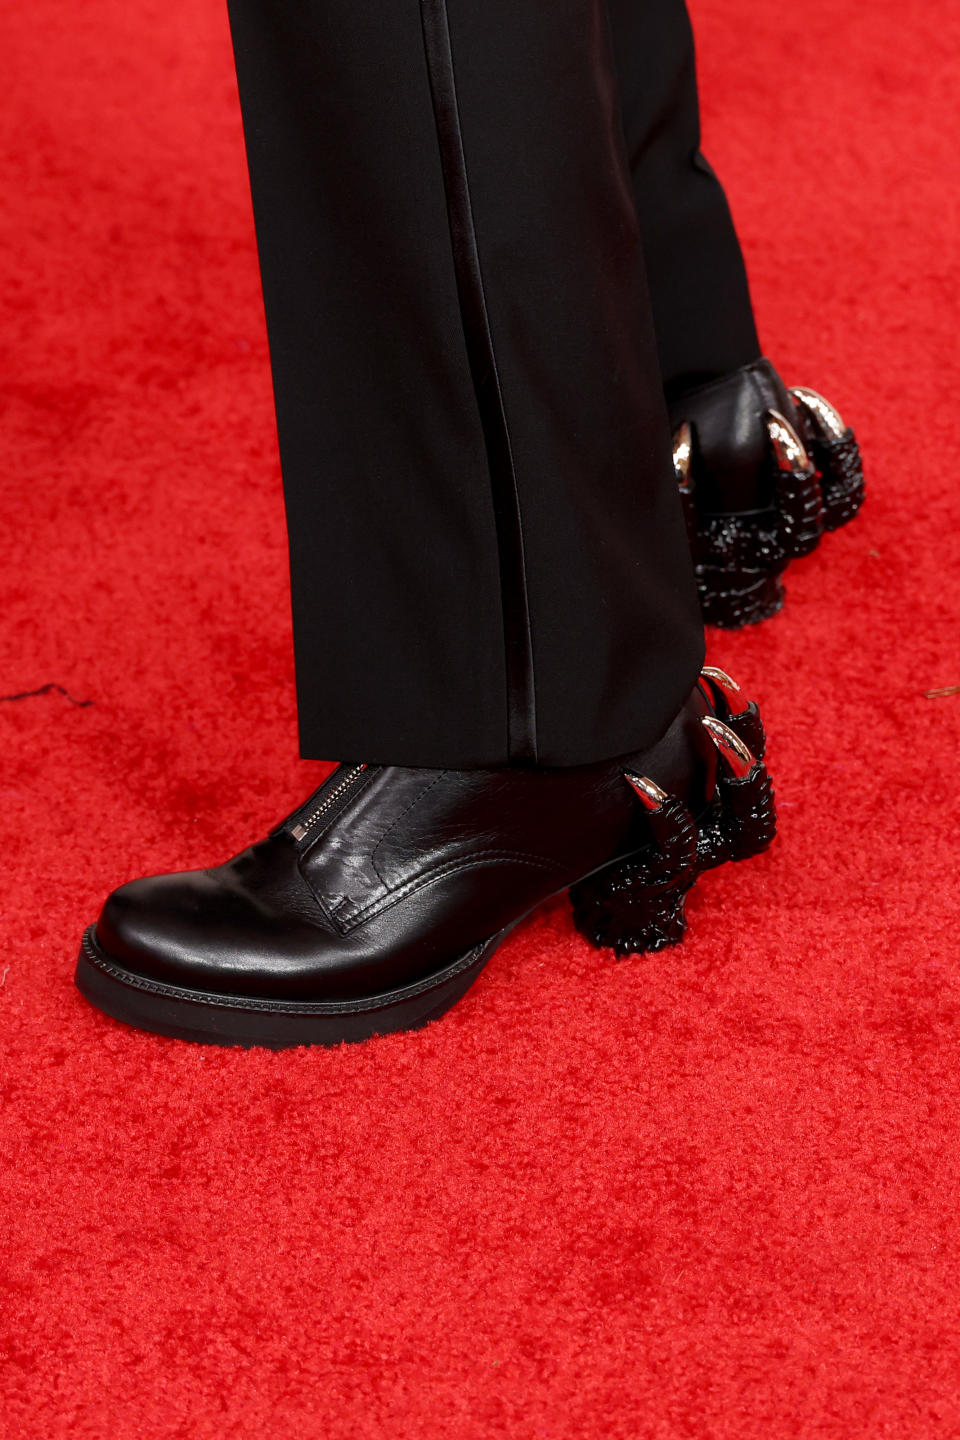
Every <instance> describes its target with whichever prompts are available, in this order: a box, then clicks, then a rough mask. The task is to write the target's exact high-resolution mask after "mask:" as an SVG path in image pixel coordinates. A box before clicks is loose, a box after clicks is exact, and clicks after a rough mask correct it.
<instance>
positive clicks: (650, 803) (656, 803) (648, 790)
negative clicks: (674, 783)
mask: <svg viewBox="0 0 960 1440" xmlns="http://www.w3.org/2000/svg"><path fill="white" fill-rule="evenodd" d="M623 778H624V780H626V781H628V782H629V784H630V785H631V786H632V787H633V789H634V791H635V792H636V795H637V797H638V798H639V800H640V803H641V805H642V806H643V807H644V809H645V810H659V809H660V806H661V805H665V804H666V803H667V801H668V800H669V799H670V796H669V795H668V794H667V792H666V790H661V789H660V786H659V785H658V784H657V783H656V781H655V780H650V779H648V777H647V776H646V775H633V774H632V773H631V772H630V771H629V770H625V771H624V772H623Z"/></svg>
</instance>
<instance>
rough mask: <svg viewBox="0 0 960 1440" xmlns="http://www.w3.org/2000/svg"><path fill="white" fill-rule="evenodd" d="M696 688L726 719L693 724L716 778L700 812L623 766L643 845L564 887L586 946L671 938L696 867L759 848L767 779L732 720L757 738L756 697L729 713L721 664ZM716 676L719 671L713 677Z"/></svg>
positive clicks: (771, 833)
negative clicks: (709, 749)
mask: <svg viewBox="0 0 960 1440" xmlns="http://www.w3.org/2000/svg"><path fill="white" fill-rule="evenodd" d="M703 676H704V678H703V681H702V684H703V686H704V693H708V692H712V693H713V694H715V695H717V697H718V700H719V701H720V703H721V704H722V705H724V706H726V707H728V719H727V720H726V721H724V720H720V719H719V718H717V716H716V715H705V716H703V717H702V720H701V723H702V724H703V726H704V729H705V730H706V731H707V732H708V734H709V736H710V739H711V740H712V741H713V744H714V746H715V747H716V750H717V757H718V758H717V778H716V784H715V788H714V792H713V796H712V798H711V800H710V803H709V804H708V806H707V809H706V811H705V813H704V814H703V815H702V816H701V817H700V819H699V821H695V820H694V818H693V816H692V815H691V814H690V812H689V811H688V810H687V808H686V807H685V806H684V805H682V804H681V803H680V801H679V800H677V799H675V798H674V797H673V796H670V795H668V794H666V792H665V791H663V790H661V789H660V787H659V786H658V785H657V784H656V783H655V782H654V781H652V780H650V779H649V778H648V777H647V776H641V775H633V774H630V773H629V772H628V773H626V774H625V776H624V778H625V780H626V781H627V782H628V783H629V784H630V785H631V787H632V788H633V790H634V792H635V794H636V795H637V797H638V799H639V800H640V803H641V804H642V806H643V808H644V810H645V811H646V818H647V824H648V837H649V838H648V840H647V843H646V845H644V846H643V847H642V848H641V849H639V850H637V851H636V852H635V853H634V854H632V855H630V856H628V857H626V858H625V859H623V860H619V861H616V862H614V863H613V864H612V865H608V866H606V867H605V868H604V869H603V870H600V871H598V872H597V873H596V874H594V875H590V876H588V877H587V878H586V879H585V880H581V881H580V882H579V883H578V884H577V885H574V886H573V887H572V889H571V891H570V900H571V903H572V905H573V919H574V924H575V926H576V928H577V930H578V931H579V932H580V934H581V935H583V936H584V938H585V939H587V940H589V941H590V943H591V944H592V945H595V946H597V947H598V948H603V949H610V950H613V951H614V953H615V954H616V956H617V957H618V959H619V958H621V957H623V956H625V955H643V954H648V953H650V952H653V951H657V950H663V949H665V948H666V947H667V946H669V945H677V944H679V942H680V941H681V940H682V939H683V936H684V934H685V932H686V929H687V918H686V910H685V906H686V898H687V895H688V893H689V891H690V890H691V888H692V887H693V885H694V884H695V883H696V880H697V877H698V876H699V875H700V874H701V873H702V871H704V870H709V869H713V868H714V867H715V866H717V865H722V864H724V863H725V862H726V861H728V860H730V861H734V860H746V859H748V858H749V857H750V856H753V855H758V854H760V853H761V852H762V851H763V850H766V849H767V848H768V846H769V845H770V844H771V842H772V841H773V839H774V837H775V835H776V829H777V823H776V809H775V806H774V798H773V786H772V784H771V781H770V776H769V775H768V773H767V770H766V767H765V766H764V764H763V762H762V760H761V759H760V758H758V757H757V756H755V755H754V753H753V752H752V751H751V749H750V748H749V747H748V745H747V744H746V743H745V741H744V740H743V738H742V736H741V734H740V733H738V731H737V730H736V729H735V728H734V722H736V721H739V722H740V725H741V728H743V729H745V730H749V731H750V733H751V734H752V735H753V736H754V738H755V740H756V742H757V745H758V750H759V753H760V754H762V752H763V748H764V745H765V737H764V734H763V726H762V724H761V722H760V717H759V714H758V712H757V710H756V706H754V705H746V706H743V707H742V708H740V709H739V710H737V711H736V712H735V713H731V712H729V705H730V703H731V698H732V699H733V703H736V697H737V696H739V686H737V685H736V684H735V682H734V681H732V680H731V679H730V677H729V676H728V675H725V674H724V672H723V671H722V670H714V669H712V668H708V669H706V670H705V671H704V672H703ZM718 677H719V678H718Z"/></svg>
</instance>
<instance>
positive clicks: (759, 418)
mask: <svg viewBox="0 0 960 1440" xmlns="http://www.w3.org/2000/svg"><path fill="white" fill-rule="evenodd" d="M672 413H673V420H674V425H675V433H674V464H675V467H676V472H677V479H678V482H679V486H680V490H681V493H682V496H683V502H684V506H685V511H686V518H687V526H688V530H689V534H690V542H691V546H692V550H693V557H694V563H695V568H696V575H697V583H698V587H699V593H700V601H701V608H702V610H703V614H704V619H705V620H706V621H707V622H708V623H711V624H715V625H724V626H739V625H745V624H749V623H753V622H756V621H758V620H763V619H765V618H767V617H768V616H769V615H772V614H774V613H775V612H776V611H777V610H778V609H779V608H780V606H781V604H782V603H783V586H782V582H781V576H782V573H783V571H784V569H785V568H786V566H787V564H788V563H789V561H790V560H791V559H793V558H795V557H797V556H800V555H805V554H808V553H809V552H810V551H811V550H812V549H813V548H814V547H815V546H816V545H817V544H818V543H819V540H820V538H821V535H822V534H823V532H824V531H825V530H832V529H835V528H836V527H837V526H839V525H843V524H846V522H847V521H848V520H850V519H851V518H852V516H853V515H854V514H855V513H856V511H857V509H858V508H859V506H860V504H861V502H862V498H863V472H862V466H861V462H860V452H859V449H858V447H857V442H856V440H855V438H854V436H853V432H852V431H851V430H850V429H848V428H847V427H846V426H844V424H843V422H842V420H841V419H840V417H839V416H838V415H837V413H836V411H835V410H834V409H833V407H832V406H831V405H830V404H829V403H828V402H827V401H826V400H824V399H823V398H822V396H819V395H817V394H816V393H815V392H814V391H812V390H800V389H795V390H790V391H788V390H787V389H786V387H785V386H784V384H783V382H782V381H781V380H780V378H779V376H778V375H777V373H776V371H775V370H774V368H773V366H772V365H771V364H770V362H769V361H768V360H759V361H757V362H756V363H754V364H752V365H748V366H745V367H744V368H743V369H741V370H738V371H736V372H734V373H733V374H732V375H728V376H725V377H724V378H722V379H720V380H717V381H713V382H711V383H709V384H706V385H703V386H700V387H698V388H696V389H692V390H690V391H688V392H686V393H685V394H684V395H682V396H681V397H680V398H679V399H678V400H676V401H675V402H674V405H673V407H672ZM763 752H764V733H763V726H762V724H761V722H760V717H759V714H758V713H757V709H756V706H755V705H753V704H746V703H744V702H743V699H742V696H741V695H740V693H739V690H738V688H737V686H736V685H735V684H734V682H733V681H731V680H730V679H729V677H728V676H726V675H724V674H723V672H722V671H719V670H714V669H706V670H704V671H703V674H702V676H701V679H700V682H699V684H698V686H697V688H696V689H695V691H694V692H693V693H692V695H691V696H690V697H689V698H688V700H687V702H686V704H685V706H684V707H683V709H682V711H681V712H680V714H679V716H678V717H677V719H676V720H675V722H674V724H673V726H672V727H671V729H670V730H669V731H668V733H667V735H666V736H665V737H664V738H663V740H662V741H660V743H659V744H658V745H656V746H655V747H654V748H653V749H652V750H650V751H649V752H647V753H646V754H642V755H632V756H626V757H623V758H622V759H620V760H617V761H608V762H604V763H603V764H600V765H590V766H580V767H575V768H571V769H555V770H523V769H507V770H503V769H500V770H470V771H460V770H425V769H411V768H404V767H402V766H383V765H366V764H363V763H358V764H353V765H350V764H344V765H340V766H339V767H338V768H337V769H336V770H335V771H334V773H333V774H332V775H331V776H330V778H329V779H328V780H327V781H326V782H325V783H324V784H323V785H322V786H321V787H320V789H319V790H318V791H317V792H316V793H315V794H314V795H312V796H311V797H310V798H309V800H307V801H306V802H305V803H304V804H303V805H302V806H300V808H299V809H298V810H296V811H295V812H294V813H293V814H292V815H290V816H288V818H287V819H286V820H284V821H283V822H282V823H281V824H280V825H278V826H277V827H276V828H275V829H274V830H273V831H272V832H271V833H270V835H268V836H267V838H266V839H264V840H262V841H260V842H259V843H258V844H256V845H254V846H252V847H251V848H250V849H248V850H245V851H243V852H242V853H241V854H240V855H237V856H236V857H235V858H234V859H232V860H230V861H228V862H227V863H226V864H224V865H220V866H217V867H215V868H213V869H209V870H200V871H190V872H187V873H185V874H179V875H161V876H155V877H152V878H148V879H143V880H136V881H133V882H132V883H130V884H128V885H123V886H121V887H120V889H119V890H116V891H114V893H113V894H112V895H111V896H110V897H109V899H108V900H107V902H106V904H105V906H104V908H103V911H102V913H101V915H100V918H99V920H98V921H97V923H96V925H94V926H91V927H90V929H89V930H88V931H87V932H86V934H85V935H84V937H83V943H82V948H81V952H80V958H79V962H78V967H77V975H76V980H77V985H78V986H79V988H80V990H81V991H82V992H83V994H84V995H86V996H87V998H88V999H89V1000H91V1001H92V1002H93V1004H94V1005H96V1006H98V1007H99V1008H100V1009H102V1010H104V1011H106V1012H107V1013H108V1014H110V1015H113V1016H114V1017H116V1018H117V1019H119V1020H123V1021H126V1022H127V1023H129V1024H131V1025H135V1026H138V1027H140V1028H142V1029H146V1030H152V1031H155V1032H157V1033H159V1034H162V1035H171V1036H176V1037H179V1038H182V1039H188V1040H198V1041H205V1042H208V1043H215V1044H222V1045H264V1046H269V1047H272V1048H282V1047H285V1046H290V1045H312V1044H319V1045H335V1044H338V1043H340V1042H342V1041H349V1040H363V1039H366V1038H368V1037H369V1036H372V1035H377V1034H386V1033H389V1032H391V1031H397V1030H411V1029H416V1028H417V1027H419V1026H421V1025H424V1024H426V1023H427V1022H428V1021H430V1020H432V1019H435V1018H436V1017H438V1016H440V1015H442V1014H443V1013H444V1012H445V1011H446V1010H448V1009H449V1008H450V1007H451V1006H452V1005H453V1004H455V1002H456V1001H457V1000H458V999H460V997H461V996H462V995H463V994H464V993H465V992H466V991H467V990H468V989H469V987H470V986H471V985H472V984H473V982H474V980H475V979H476V978H477V976H478V975H479V974H480V971H481V970H482V969H483V967H484V966H485V965H486V963H487V961H488V960H489V959H490V957H491V955H492V954H493V953H494V951H495V950H496V949H497V947H498V946H499V945H500V944H501V942H502V941H503V940H504V938H505V937H506V936H507V935H508V934H509V932H510V931H511V929H512V928H513V927H514V926H515V925H516V924H518V923H519V921H520V920H521V919H523V917H524V916H526V915H527V914H529V913H530V911H531V910H533V909H535V908H536V907H537V906H538V905H540V904H541V903H543V901H545V900H547V899H549V898H550V897H551V896H554V895H556V894H558V893H560V892H562V891H564V890H569V892H570V898H571V901H572V905H573V915H574V923H575V924H576V927H577V929H578V930H579V931H580V933H581V934H582V935H584V936H585V937H586V938H587V939H588V940H590V941H591V942H592V943H593V944H594V945H597V946H601V947H605V948H608V949H610V950H612V951H613V952H614V953H615V954H616V955H618V956H625V955H633V954H643V953H645V952H648V951H653V950H659V949H661V948H663V947H664V946H666V945H674V944H676V943H677V942H678V941H679V940H680V939H681V938H682V936H683V933H684V929H685V925H686V921H685V918H684V900H685V897H686V894H687V892H688V891H689V889H690V887H691V886H692V885H693V884H694V882H695V881H696V879H697V876H698V875H699V874H700V873H701V872H702V871H703V870H705V869H708V868H710V867H711V866H715V865H720V864H723V863H725V862H726V861H732V860H740V859H744V858H746V857H747V856H749V855H754V854H757V853H758V852H759V851H761V850H763V849H766V847H767V846H768V845H769V844H770V842H771V841H772V839H773V837H774V833H775V823H776V822H775V813H774V805H773V793H772V789H771V786H770V780H769V777H768V775H767V772H766V770H765V768H764V765H763Z"/></svg>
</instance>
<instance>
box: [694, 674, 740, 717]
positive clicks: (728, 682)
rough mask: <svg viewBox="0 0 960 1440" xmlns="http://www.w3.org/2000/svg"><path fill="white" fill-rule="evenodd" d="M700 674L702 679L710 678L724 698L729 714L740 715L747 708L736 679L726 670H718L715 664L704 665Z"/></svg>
mask: <svg viewBox="0 0 960 1440" xmlns="http://www.w3.org/2000/svg"><path fill="white" fill-rule="evenodd" d="M700 676H701V678H702V679H704V680H711V681H712V682H713V684H714V685H716V687H717V689H718V690H719V691H720V693H721V694H722V695H723V698H724V699H725V700H726V702H727V705H728V707H729V709H730V714H731V715H742V714H743V712H744V711H745V710H746V709H748V708H749V707H748V705H747V702H746V701H745V700H744V698H743V691H742V690H741V689H740V686H739V685H738V684H737V682H736V680H733V679H731V677H730V676H729V675H728V674H727V672H726V670H718V669H717V667H716V665H704V667H703V669H702V670H701V671H700Z"/></svg>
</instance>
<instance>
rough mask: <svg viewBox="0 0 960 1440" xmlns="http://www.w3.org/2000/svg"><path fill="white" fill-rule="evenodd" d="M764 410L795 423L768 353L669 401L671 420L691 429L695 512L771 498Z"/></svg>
mask: <svg viewBox="0 0 960 1440" xmlns="http://www.w3.org/2000/svg"><path fill="white" fill-rule="evenodd" d="M768 410H777V411H779V413H780V414H781V415H783V416H785V417H786V418H787V419H788V420H789V421H790V423H791V424H792V425H795V426H796V425H798V424H799V421H798V419H797V415H796V407H795V406H794V403H793V401H792V399H791V398H790V394H789V392H788V390H787V388H786V386H785V385H784V383H783V381H782V380H781V379H780V376H779V375H778V374H777V372H776V370H775V369H774V367H773V366H772V365H771V363H770V361H769V360H767V359H760V360H757V361H755V362H754V364H752V365H745V366H743V368H742V369H740V370H735V371H734V372H733V374H731V375H725V376H724V377H723V378H722V379H720V380H714V381H711V382H710V383H709V384H707V385H703V386H700V387H699V388H697V389H695V390H689V391H687V393H686V394H684V395H682V396H680V397H679V398H678V399H677V400H675V401H674V402H673V404H672V405H671V407H670V415H671V421H672V423H673V425H674V426H675V427H676V426H678V425H680V424H681V423H682V422H683V421H686V422H687V423H688V424H689V425H690V427H691V430H692V432H693V457H692V466H693V474H694V484H695V498H696V508H697V511H698V513H699V514H700V515H711V514H729V513H731V512H735V511H751V510H764V509H767V508H769V507H770V506H771V505H772V504H773V503H774V486H775V482H776V471H775V469H774V467H773V466H772V465H771V463H770V441H769V438H768V436H767V431H766V426H765V424H764V418H765V415H766V412H767V411H768Z"/></svg>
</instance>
